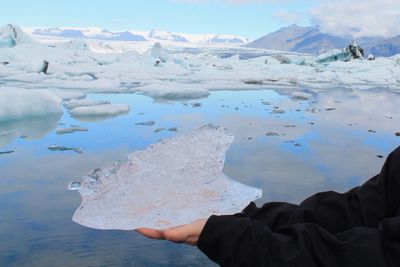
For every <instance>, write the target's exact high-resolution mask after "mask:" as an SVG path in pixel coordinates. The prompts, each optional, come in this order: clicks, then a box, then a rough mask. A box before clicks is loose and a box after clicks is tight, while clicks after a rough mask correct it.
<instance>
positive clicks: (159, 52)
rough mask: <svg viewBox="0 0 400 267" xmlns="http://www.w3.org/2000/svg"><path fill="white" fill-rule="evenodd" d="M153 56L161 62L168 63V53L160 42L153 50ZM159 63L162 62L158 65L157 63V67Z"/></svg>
mask: <svg viewBox="0 0 400 267" xmlns="http://www.w3.org/2000/svg"><path fill="white" fill-rule="evenodd" d="M151 56H152V57H153V58H155V59H156V60H158V61H161V62H166V61H167V60H168V53H167V51H165V49H164V48H163V47H162V46H161V44H160V43H159V42H156V43H155V44H154V46H153V47H152V48H151ZM159 63H160V62H158V63H157V61H156V65H158V64H159Z"/></svg>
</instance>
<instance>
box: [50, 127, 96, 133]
mask: <svg viewBox="0 0 400 267" xmlns="http://www.w3.org/2000/svg"><path fill="white" fill-rule="evenodd" d="M87 131H89V130H88V129H87V128H83V127H80V126H76V125H71V127H68V128H58V129H57V130H56V134H69V133H74V132H87Z"/></svg>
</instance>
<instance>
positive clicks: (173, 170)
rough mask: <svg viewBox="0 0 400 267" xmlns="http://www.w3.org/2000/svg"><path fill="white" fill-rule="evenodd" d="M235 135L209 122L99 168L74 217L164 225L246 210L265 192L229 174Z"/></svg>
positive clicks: (86, 181) (97, 222) (102, 223)
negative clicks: (228, 153)
mask: <svg viewBox="0 0 400 267" xmlns="http://www.w3.org/2000/svg"><path fill="white" fill-rule="evenodd" d="M233 139H234V137H233V135H232V134H231V133H229V132H228V131H227V130H226V129H224V128H222V127H218V126H214V125H206V126H203V127H201V128H199V129H197V130H195V131H193V132H190V133H187V134H182V135H178V136H176V137H173V138H171V139H168V140H165V141H162V142H160V143H156V144H153V145H150V146H149V147H148V148H147V149H146V150H144V151H136V152H134V153H132V154H130V155H129V157H128V161H127V162H123V163H121V162H114V163H109V164H107V165H105V166H103V167H102V168H97V169H95V170H93V171H92V172H90V173H88V174H87V175H85V176H84V177H83V181H82V182H81V183H80V187H79V189H78V192H79V193H80V195H81V197H82V203H81V205H80V206H79V207H78V208H77V210H76V211H75V213H74V215H73V217H72V219H73V221H75V222H77V223H79V224H81V225H84V226H87V227H91V228H96V229H121V230H131V229H137V228H140V227H150V228H155V229H163V228H168V227H172V226H177V225H181V224H186V223H190V222H192V221H193V220H195V219H198V218H208V217H209V216H210V215H212V214H233V213H237V212H240V211H241V210H242V209H243V208H244V207H245V206H246V205H247V204H248V203H249V202H250V201H253V200H255V199H258V198H260V197H261V194H262V192H261V189H257V188H253V187H250V186H247V185H244V184H241V183H239V182H237V181H234V180H232V179H231V178H229V177H227V176H226V175H225V174H223V172H222V169H223V167H224V162H225V153H226V151H227V150H228V149H229V146H230V144H231V143H232V142H233ZM78 183H79V182H75V184H78ZM71 184H74V183H71ZM71 184H70V186H69V188H71Z"/></svg>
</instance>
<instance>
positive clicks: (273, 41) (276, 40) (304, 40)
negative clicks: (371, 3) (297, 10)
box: [246, 24, 400, 56]
mask: <svg viewBox="0 0 400 267" xmlns="http://www.w3.org/2000/svg"><path fill="white" fill-rule="evenodd" d="M351 41H352V38H351V37H341V36H335V35H331V34H326V33H323V32H321V31H320V29H319V27H317V26H315V27H301V26H298V25H295V24H293V25H290V26H288V27H284V28H281V29H279V30H278V31H275V32H272V33H269V34H267V35H265V36H263V37H261V38H259V39H256V40H254V41H252V42H250V43H248V44H247V45H246V46H247V47H252V48H263V49H272V50H281V51H291V52H300V53H308V54H315V55H318V54H321V53H324V52H327V51H330V50H332V49H341V48H344V47H346V46H347V45H348V44H349V43H350V42H351ZM356 41H357V43H358V44H359V45H360V46H361V47H363V48H364V50H365V51H366V52H367V53H369V52H370V53H372V54H374V55H376V56H392V55H395V54H397V53H400V36H397V37H393V38H382V37H361V38H357V39H356Z"/></svg>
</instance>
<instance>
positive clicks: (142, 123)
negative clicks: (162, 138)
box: [135, 121, 156, 126]
mask: <svg viewBox="0 0 400 267" xmlns="http://www.w3.org/2000/svg"><path fill="white" fill-rule="evenodd" d="M154 124H156V123H155V122H154V121H145V122H137V123H135V125H138V126H153V125H154Z"/></svg>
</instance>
